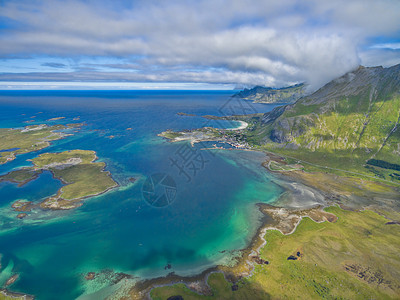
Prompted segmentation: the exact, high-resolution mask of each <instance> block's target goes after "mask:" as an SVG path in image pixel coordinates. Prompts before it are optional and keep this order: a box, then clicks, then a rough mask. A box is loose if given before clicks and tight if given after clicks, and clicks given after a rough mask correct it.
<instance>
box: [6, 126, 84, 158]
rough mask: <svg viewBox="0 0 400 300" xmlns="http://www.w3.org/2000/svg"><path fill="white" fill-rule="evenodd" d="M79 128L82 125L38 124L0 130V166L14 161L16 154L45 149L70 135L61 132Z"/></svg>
mask: <svg viewBox="0 0 400 300" xmlns="http://www.w3.org/2000/svg"><path fill="white" fill-rule="evenodd" d="M81 126H82V124H68V125H67V126H64V125H53V126H48V125H46V124H40V125H30V126H25V127H23V128H15V129H14V128H0V164H5V163H7V162H9V161H12V160H14V159H15V158H16V155H18V154H23V153H29V152H33V151H38V150H42V149H44V148H47V147H48V146H50V142H51V141H55V140H60V139H63V138H65V137H66V136H69V135H70V134H68V133H65V132H62V130H66V129H71V128H78V127H81Z"/></svg>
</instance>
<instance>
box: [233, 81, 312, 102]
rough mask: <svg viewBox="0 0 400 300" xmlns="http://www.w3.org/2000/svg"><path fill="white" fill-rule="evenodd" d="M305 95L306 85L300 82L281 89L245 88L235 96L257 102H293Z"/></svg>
mask: <svg viewBox="0 0 400 300" xmlns="http://www.w3.org/2000/svg"><path fill="white" fill-rule="evenodd" d="M305 95H306V85H305V84H304V83H300V84H296V85H292V86H288V87H283V88H279V89H276V88H271V87H262V86H256V87H254V88H252V89H244V90H243V91H241V92H239V93H237V94H235V95H234V97H240V98H243V99H246V100H253V101H254V102H255V103H293V102H295V101H296V100H298V99H299V98H300V97H303V96H305Z"/></svg>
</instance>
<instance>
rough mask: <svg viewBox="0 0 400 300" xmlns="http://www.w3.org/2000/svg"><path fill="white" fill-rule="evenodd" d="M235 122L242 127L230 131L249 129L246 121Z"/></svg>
mask: <svg viewBox="0 0 400 300" xmlns="http://www.w3.org/2000/svg"><path fill="white" fill-rule="evenodd" d="M235 122H239V123H240V126H239V127H236V128H229V129H228V130H242V129H245V128H247V126H249V124H248V123H247V122H244V121H235Z"/></svg>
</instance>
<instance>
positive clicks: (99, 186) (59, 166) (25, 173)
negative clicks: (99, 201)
mask: <svg viewBox="0 0 400 300" xmlns="http://www.w3.org/2000/svg"><path fill="white" fill-rule="evenodd" d="M96 160H97V156H96V153H95V152H94V151H88V150H70V151H64V152H58V153H44V154H41V155H39V156H38V157H36V158H34V159H32V163H33V166H32V167H27V168H23V169H20V170H16V171H12V172H10V173H8V174H6V175H3V176H1V177H0V181H12V182H16V183H19V184H20V185H24V184H26V183H27V182H29V181H32V180H34V179H36V178H37V176H38V175H39V174H40V173H42V172H44V171H50V172H51V173H52V174H53V176H54V178H56V179H59V180H60V181H61V182H63V183H64V184H65V185H64V186H63V187H62V188H61V189H60V190H59V191H58V192H57V194H56V195H54V196H52V197H49V198H47V199H45V200H43V201H42V202H40V203H37V204H36V203H32V202H21V201H17V202H15V203H14V204H13V208H14V210H16V211H18V212H29V211H30V210H31V209H32V208H34V207H40V208H42V209H52V210H60V209H62V210H65V209H72V208H76V207H79V206H81V205H82V200H83V199H85V198H88V197H93V196H96V195H100V194H102V193H105V192H106V191H108V190H110V189H112V188H114V187H116V186H118V184H117V183H116V182H115V181H114V180H113V179H112V177H111V175H110V173H109V172H106V171H105V170H104V169H105V163H103V162H95V161H96Z"/></svg>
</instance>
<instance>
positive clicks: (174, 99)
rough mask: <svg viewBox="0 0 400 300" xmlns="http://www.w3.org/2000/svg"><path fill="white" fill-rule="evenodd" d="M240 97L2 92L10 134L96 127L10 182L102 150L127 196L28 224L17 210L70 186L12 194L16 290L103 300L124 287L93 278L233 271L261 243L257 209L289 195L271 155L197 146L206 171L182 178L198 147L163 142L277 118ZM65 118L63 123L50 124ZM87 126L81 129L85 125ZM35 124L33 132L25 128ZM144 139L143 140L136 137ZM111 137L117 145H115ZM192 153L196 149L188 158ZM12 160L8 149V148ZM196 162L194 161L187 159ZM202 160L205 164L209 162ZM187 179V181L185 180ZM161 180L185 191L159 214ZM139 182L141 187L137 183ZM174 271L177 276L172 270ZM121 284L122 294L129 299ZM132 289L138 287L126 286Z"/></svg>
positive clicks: (3, 206) (3, 120) (5, 192)
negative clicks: (269, 163)
mask: <svg viewBox="0 0 400 300" xmlns="http://www.w3.org/2000/svg"><path fill="white" fill-rule="evenodd" d="M231 94H232V91H0V127H2V128H11V127H14V128H15V127H22V126H26V125H32V124H49V125H50V124H68V123H76V122H85V123H86V126H84V127H82V129H80V130H78V131H77V132H73V131H75V130H73V131H71V133H73V134H74V135H73V136H69V137H67V138H65V139H63V140H59V141H54V142H52V144H51V146H50V147H48V148H46V149H43V150H41V151H39V152H35V153H28V154H23V155H19V156H17V159H16V160H14V161H12V162H9V163H7V164H4V165H0V174H5V173H7V172H9V171H10V170H13V169H16V168H19V167H21V166H29V165H30V162H29V161H27V159H30V158H33V157H36V156H37V155H39V154H40V153H45V152H59V151H64V150H72V149H85V150H94V151H96V152H97V156H98V157H99V160H100V161H104V162H105V163H106V164H107V170H108V171H110V172H111V174H112V176H113V178H114V180H116V181H117V182H118V183H119V184H120V187H118V188H116V189H114V190H111V191H109V192H107V193H106V194H103V195H101V196H98V197H93V198H90V199H87V200H85V201H84V205H83V206H82V207H80V208H78V209H75V210H71V211H64V212H59V211H56V212H52V211H40V210H36V211H33V212H32V213H31V214H29V216H28V217H26V218H25V219H23V220H19V219H17V218H16V215H17V213H16V212H14V211H12V209H11V203H12V202H14V201H15V200H17V199H26V200H30V201H40V200H41V199H43V198H46V197H48V196H50V195H53V194H55V193H56V192H57V190H58V189H59V188H60V187H61V186H62V184H61V183H60V182H59V181H58V180H55V179H53V178H52V176H51V174H50V173H46V172H45V173H43V174H42V175H41V176H40V177H39V178H38V179H37V180H35V181H32V182H30V183H28V184H26V185H25V186H23V187H18V186H17V185H16V184H13V183H5V182H3V183H0V253H1V255H2V257H1V267H2V268H1V269H0V285H2V284H4V282H5V281H6V280H7V278H8V277H9V276H10V275H11V274H14V273H19V274H20V279H19V280H18V281H17V282H16V283H15V284H13V285H12V286H11V287H10V289H11V290H14V291H20V292H25V293H29V294H33V295H35V296H36V297H37V299H74V298H78V297H81V298H82V299H99V298H102V297H105V296H107V295H108V294H110V293H111V292H112V291H113V290H114V289H115V288H114V287H113V286H112V283H111V282H110V280H109V278H108V280H107V278H106V276H105V275H104V276H103V277H101V276H99V277H98V278H97V279H96V280H93V281H86V280H85V279H84V275H85V274H86V273H87V272H102V271H103V273H104V274H109V273H107V272H104V270H111V271H112V272H124V273H128V274H131V275H133V276H136V277H139V278H151V277H158V276H162V275H166V274H168V273H169V272H175V273H176V274H180V275H191V274H195V273H198V272H200V271H203V270H204V269H206V268H208V267H210V266H214V265H216V264H218V263H228V262H229V260H230V259H231V258H232V255H234V253H235V252H234V250H237V249H241V248H243V247H245V246H246V245H247V244H248V243H249V241H250V239H251V238H252V237H253V235H254V234H255V231H256V229H257V226H258V225H259V221H260V217H261V216H260V213H259V212H258V211H257V209H256V206H255V203H257V202H266V203H268V202H271V201H273V200H275V199H276V198H277V197H278V196H279V195H280V193H281V192H282V190H281V188H280V187H279V186H277V185H276V184H274V183H273V178H272V177H271V175H270V174H268V173H267V172H266V171H265V169H264V168H263V167H262V166H261V162H262V161H263V159H264V154H262V153H256V152H249V151H227V150H226V151H225V150H222V151H212V152H208V151H204V150H200V149H201V148H202V147H204V145H196V146H195V148H192V151H196V152H195V153H196V155H199V156H197V157H198V158H201V159H200V160H199V159H198V160H197V169H196V170H195V171H194V170H193V169H185V170H183V171H182V170H179V167H178V166H179V165H180V164H181V162H180V163H179V164H177V165H175V166H174V165H171V164H172V161H174V160H175V161H179V159H181V160H182V159H183V156H182V153H183V152H182V151H190V150H189V149H190V144H188V143H186V142H182V143H169V142H167V141H166V140H164V139H163V138H161V137H158V136H157V134H158V133H160V132H162V131H164V130H166V129H173V130H183V129H191V128H198V127H202V126H214V127H221V126H223V127H235V126H238V124H237V123H235V122H233V123H231V122H228V121H209V120H206V119H204V118H201V117H188V116H179V115H177V113H178V112H185V113H189V114H196V115H206V114H210V115H225V114H243V113H253V112H266V111H269V110H271V109H272V108H273V107H274V106H273V105H265V104H251V103H249V102H245V101H236V100H234V99H232V98H230V96H231ZM56 117H65V119H61V120H56V121H47V120H49V119H50V118H56ZM78 117H79V121H78V120H75V121H74V120H73V119H74V118H78ZM29 120H34V122H31V123H29V124H27V123H24V122H25V121H29ZM128 128H132V130H127V129H128ZM110 136H114V137H113V138H110ZM186 147H187V148H186ZM0 150H6V149H0ZM186 153H187V152H186ZM199 153H201V154H199ZM185 172H186V174H185ZM152 174H168V175H169V176H170V178H172V179H173V180H174V182H175V184H176V197H175V198H174V201H173V202H172V203H171V204H170V205H168V206H166V207H162V208H157V207H152V206H150V205H149V204H147V203H146V201H145V200H144V198H143V197H142V187H143V184H144V182H145V181H146V179H147V178H149V176H151V175H152ZM131 177H135V178H138V180H137V181H136V182H134V183H132V182H131V181H130V180H129V178H131ZM167 264H171V266H172V268H171V269H165V266H166V265H167ZM121 284H122V283H120V284H119V285H118V286H117V287H116V288H121V287H120V285H121ZM126 284H127V285H128V284H130V282H127V283H126Z"/></svg>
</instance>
